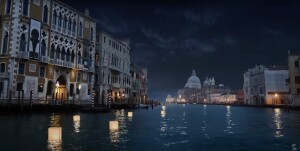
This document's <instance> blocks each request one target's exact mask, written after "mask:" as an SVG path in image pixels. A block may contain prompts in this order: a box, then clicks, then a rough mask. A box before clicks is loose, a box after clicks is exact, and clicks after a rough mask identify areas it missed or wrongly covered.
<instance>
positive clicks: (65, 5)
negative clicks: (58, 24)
mask: <svg viewBox="0 0 300 151" xmlns="http://www.w3.org/2000/svg"><path fill="white" fill-rule="evenodd" d="M54 2H56V3H58V4H60V5H62V6H64V7H67V8H68V9H70V10H72V11H74V12H76V13H78V14H79V15H81V16H84V17H86V18H88V19H90V20H92V21H94V22H95V23H96V22H97V20H96V19H95V18H92V17H91V16H88V15H86V14H85V13H84V12H82V11H80V10H78V9H75V8H74V7H71V6H70V5H68V4H66V3H64V2H62V1H61V0H54Z"/></svg>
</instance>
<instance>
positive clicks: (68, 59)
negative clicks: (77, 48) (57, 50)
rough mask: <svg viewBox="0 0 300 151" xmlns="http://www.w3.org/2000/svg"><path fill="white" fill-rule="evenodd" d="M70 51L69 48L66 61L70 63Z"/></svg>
mask: <svg viewBox="0 0 300 151" xmlns="http://www.w3.org/2000/svg"><path fill="white" fill-rule="evenodd" d="M70 55H71V54H70V49H69V48H68V50H67V57H66V61H67V62H69V61H70Z"/></svg>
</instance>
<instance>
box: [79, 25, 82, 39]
mask: <svg viewBox="0 0 300 151" xmlns="http://www.w3.org/2000/svg"><path fill="white" fill-rule="evenodd" d="M79 36H80V37H82V23H81V22H80V23H79Z"/></svg>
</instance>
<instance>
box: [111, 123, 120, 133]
mask: <svg viewBox="0 0 300 151" xmlns="http://www.w3.org/2000/svg"><path fill="white" fill-rule="evenodd" d="M109 130H111V131H117V130H119V122H118V121H109Z"/></svg>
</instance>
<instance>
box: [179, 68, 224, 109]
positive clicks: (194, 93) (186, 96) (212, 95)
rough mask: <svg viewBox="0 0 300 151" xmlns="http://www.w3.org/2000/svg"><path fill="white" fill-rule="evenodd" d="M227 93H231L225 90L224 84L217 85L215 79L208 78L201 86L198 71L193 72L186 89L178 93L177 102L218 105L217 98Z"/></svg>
mask: <svg viewBox="0 0 300 151" xmlns="http://www.w3.org/2000/svg"><path fill="white" fill-rule="evenodd" d="M225 92H227V93H229V92H230V90H229V89H228V88H225V86H224V85H223V84H216V82H215V79H214V77H211V78H208V77H206V79H205V81H204V82H203V84H201V82H200V79H199V77H198V76H197V75H196V71H195V70H193V71H192V74H191V76H190V77H189V78H188V80H187V83H186V84H185V87H184V88H181V89H179V90H178V91H177V102H178V101H179V102H180V103H217V101H216V98H218V97H219V96H220V95H221V94H223V93H225ZM179 102H178V103H179Z"/></svg>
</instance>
